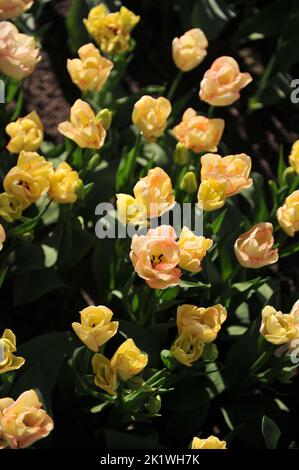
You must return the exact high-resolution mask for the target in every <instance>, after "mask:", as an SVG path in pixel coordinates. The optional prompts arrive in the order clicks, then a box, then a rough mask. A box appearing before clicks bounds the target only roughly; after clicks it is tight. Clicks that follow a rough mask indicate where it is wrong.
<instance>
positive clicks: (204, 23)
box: [188, 0, 236, 41]
mask: <svg viewBox="0 0 299 470" xmlns="http://www.w3.org/2000/svg"><path fill="white" fill-rule="evenodd" d="M235 16H236V14H235V12H234V11H233V9H232V8H231V7H230V6H229V5H228V4H227V2H226V1H224V0H201V1H200V2H196V4H195V6H194V8H193V10H192V13H191V15H190V16H189V18H188V20H189V22H190V18H191V21H192V26H193V28H201V29H202V30H203V31H204V33H205V34H206V36H207V37H208V39H209V41H213V40H214V39H216V38H217V37H218V36H219V35H220V33H221V32H222V31H223V29H224V28H225V26H226V25H227V24H228V23H229V22H230V21H231V20H232V19H233V18H234V17H235Z"/></svg>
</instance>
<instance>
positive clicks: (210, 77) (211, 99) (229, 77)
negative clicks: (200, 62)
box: [199, 56, 252, 106]
mask: <svg viewBox="0 0 299 470" xmlns="http://www.w3.org/2000/svg"><path fill="white" fill-rule="evenodd" d="M251 81H252V77H251V75H250V74H249V73H241V72H240V69H239V65H238V63H237V62H236V61H235V59H233V58H232V57H227V56H223V57H219V58H218V59H216V60H215V61H214V62H213V64H212V66H211V68H210V69H209V70H207V72H206V73H205V74H204V77H203V79H202V81H201V84H200V93H199V97H200V99H201V100H202V101H206V102H207V103H209V104H210V105H212V106H228V105H230V104H232V103H234V102H235V101H236V100H238V99H239V98H240V90H241V89H242V88H244V87H245V86H246V85H248V84H249V83H250V82H251Z"/></svg>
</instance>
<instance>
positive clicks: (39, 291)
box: [14, 269, 65, 306]
mask: <svg viewBox="0 0 299 470" xmlns="http://www.w3.org/2000/svg"><path fill="white" fill-rule="evenodd" d="M62 288H65V284H64V283H63V282H62V280H61V279H60V277H59V275H58V274H57V273H56V272H55V271H54V270H53V269H43V270H35V271H26V272H24V273H20V274H19V275H17V276H16V279H15V282H14V305H15V306H18V305H23V304H27V303H30V302H33V301H34V300H36V299H38V298H40V297H42V296H43V295H45V294H48V293H49V292H52V291H54V290H56V289H62Z"/></svg>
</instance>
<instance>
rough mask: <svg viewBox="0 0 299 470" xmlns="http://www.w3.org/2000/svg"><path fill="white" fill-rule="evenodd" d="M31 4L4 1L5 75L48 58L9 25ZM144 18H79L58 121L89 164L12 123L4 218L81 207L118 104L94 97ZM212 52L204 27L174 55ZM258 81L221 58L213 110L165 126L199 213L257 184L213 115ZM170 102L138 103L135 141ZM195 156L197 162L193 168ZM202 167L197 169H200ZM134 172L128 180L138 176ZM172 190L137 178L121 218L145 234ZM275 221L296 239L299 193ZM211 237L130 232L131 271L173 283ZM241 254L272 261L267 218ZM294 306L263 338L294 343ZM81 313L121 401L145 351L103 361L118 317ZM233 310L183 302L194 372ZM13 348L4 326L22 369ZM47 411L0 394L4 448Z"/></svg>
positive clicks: (108, 383)
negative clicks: (44, 149)
mask: <svg viewBox="0 0 299 470" xmlns="http://www.w3.org/2000/svg"><path fill="white" fill-rule="evenodd" d="M32 4H33V2H32V1H30V0H29V1H28V0H15V1H13V2H12V1H10V0H0V19H1V20H2V21H1V22H0V71H1V72H2V73H3V74H5V75H6V76H7V77H11V78H14V79H17V80H20V79H23V78H24V77H26V76H28V75H30V74H31V73H33V71H34V68H35V66H36V65H37V64H38V62H39V61H40V60H41V55H40V51H39V48H38V46H37V44H36V41H35V39H34V38H33V37H31V36H28V35H26V34H23V33H20V32H19V31H18V29H17V27H16V26H15V25H14V24H13V23H12V22H10V21H7V20H10V19H11V18H15V17H16V16H18V15H21V14H22V13H24V12H25V11H27V10H28V9H30V7H31V6H32ZM139 20H140V18H139V17H138V16H137V15H135V14H134V13H133V12H131V11H129V10H128V9H127V8H125V7H123V6H122V7H121V8H120V11H118V12H115V13H110V12H109V11H108V9H107V7H106V6H105V5H104V4H100V5H98V6H96V7H94V8H92V9H91V10H90V12H89V15H88V18H86V19H85V20H84V24H85V26H86V28H87V31H88V33H89V34H90V36H91V37H92V39H93V40H94V41H95V44H96V45H95V44H94V43H93V42H90V43H88V44H85V45H83V46H82V47H80V49H79V50H78V58H73V59H69V60H68V62H67V70H68V72H69V75H70V78H71V80H72V81H73V83H74V84H75V85H76V86H77V87H78V88H79V89H80V90H81V92H82V95H83V96H82V97H83V99H82V100H81V99H79V100H77V101H76V102H75V103H74V104H73V106H72V107H71V111H70V119H69V121H67V122H62V123H60V124H59V125H58V131H59V132H60V133H61V134H62V135H63V136H64V137H66V138H67V139H70V140H71V141H73V142H74V143H75V144H76V146H77V147H79V148H80V149H83V150H82V152H83V158H84V159H85V160H86V162H85V164H84V168H83V170H78V171H77V170H75V169H73V168H72V166H71V165H70V164H69V163H68V162H67V161H63V162H61V163H60V164H59V165H58V166H57V168H54V167H53V164H52V163H51V162H50V161H47V160H46V159H45V158H44V157H43V156H41V155H40V154H39V153H37V151H38V150H39V149H40V147H41V145H42V143H43V139H44V130H43V124H42V122H41V119H40V117H39V116H38V115H37V113H36V112H35V111H32V112H30V113H29V114H28V115H26V116H24V117H19V118H18V119H17V120H16V121H15V122H11V123H9V124H8V125H7V127H6V134H7V136H8V138H9V140H8V143H7V150H8V152H10V153H11V154H17V155H18V159H17V163H16V165H15V166H13V168H11V169H10V170H9V171H8V173H7V174H6V175H5V177H4V180H3V188H4V191H3V192H2V193H1V194H0V217H1V218H2V219H3V220H4V221H5V222H6V223H8V224H11V223H14V222H15V221H18V220H22V214H23V212H24V211H25V210H26V209H28V208H29V206H30V205H32V204H34V203H37V202H38V201H40V200H41V198H45V197H47V198H48V201H49V203H57V204H74V203H75V202H76V201H77V199H80V198H84V175H85V174H86V168H88V162H89V161H90V158H91V157H92V156H93V154H92V151H95V152H96V151H99V150H100V149H102V147H103V146H104V144H105V142H106V139H107V135H108V133H109V129H110V126H111V125H112V121H113V110H110V109H107V108H103V109H99V110H98V109H97V110H93V108H92V106H91V105H90V104H89V98H90V97H91V96H98V94H99V93H100V92H102V91H103V90H105V86H106V85H107V84H109V77H110V74H111V73H112V71H113V68H114V58H115V57H117V56H119V55H121V54H126V53H127V52H128V51H130V50H132V48H133V47H134V46H133V45H132V38H131V32H132V30H133V28H134V27H135V26H136V25H137V23H138V22H139ZM207 48H208V41H207V38H206V36H205V34H204V32H203V31H201V30H200V29H198V28H196V29H192V30H190V31H188V32H186V33H185V34H184V35H183V36H181V37H177V38H175V39H174V40H173V44H172V52H173V60H174V63H175V65H176V66H177V68H178V69H179V74H180V76H181V75H182V74H183V73H187V72H188V71H190V70H192V69H194V68H195V67H197V66H198V65H199V64H201V63H202V62H203V60H204V59H205V57H206V55H207ZM251 81H252V78H251V76H250V74H249V73H242V72H240V69H239V65H238V63H237V62H236V61H235V60H234V59H233V58H232V57H227V56H224V57H219V58H218V59H216V60H215V61H214V62H213V64H212V65H211V67H210V68H209V70H207V71H206V72H205V74H204V76H203V78H202V81H201V83H200V90H199V98H200V100H202V101H204V102H206V103H208V104H209V105H210V106H211V108H210V113H209V116H208V117H207V116H203V115H199V114H198V113H197V112H196V110H194V109H193V108H188V109H186V110H185V112H184V113H183V116H182V120H181V122H179V123H178V124H176V125H175V126H174V128H173V129H172V130H171V131H170V134H171V135H172V136H173V137H174V138H175V139H176V141H177V143H176V148H175V152H174V162H175V164H176V165H177V166H179V167H182V168H183V167H184V168H185V169H186V171H185V172H183V176H182V178H181V180H180V181H179V188H180V190H181V191H183V193H184V194H187V195H188V196H190V198H189V199H188V198H187V199H186V200H187V201H192V199H193V195H194V194H195V193H196V192H197V200H196V204H197V205H198V207H199V208H200V209H201V210H202V211H204V212H211V211H216V210H218V209H220V208H222V207H223V206H224V205H225V203H226V201H227V199H228V198H231V197H233V196H235V195H237V194H239V193H240V192H242V191H244V190H246V189H248V188H250V187H251V186H252V185H253V184H254V183H253V179H252V178H251V175H250V173H251V167H252V160H251V158H250V157H249V156H248V155H246V154H245V153H239V154H235V155H227V156H220V155H218V154H217V153H215V152H217V151H218V146H219V143H220V141H221V139H222V135H223V132H224V128H225V123H224V120H223V119H219V118H213V117H211V116H212V114H213V112H214V111H215V108H216V109H217V107H221V106H229V105H231V104H232V103H234V102H235V101H236V100H238V99H239V97H240V91H241V90H242V89H243V88H244V87H246V86H247V85H248V84H249V83H250V82H251ZM169 98H171V97H170V96H168V98H165V97H162V96H159V97H157V98H156V97H153V96H149V95H145V96H142V97H141V98H140V99H139V100H137V101H136V102H135V104H134V108H133V110H132V123H133V124H134V126H135V129H136V130H137V144H138V145H139V146H140V142H143V143H154V142H156V141H157V140H158V139H159V138H161V137H162V136H163V135H164V134H165V133H166V132H167V127H168V118H169V117H170V115H171V112H172V105H171V100H170V99H169ZM142 139H143V140H142ZM138 145H137V146H136V148H137V149H138ZM12 158H13V157H12ZM196 158H197V160H196ZM191 159H193V162H195V164H194V165H191V164H190V161H191ZM289 163H290V171H291V172H294V173H297V174H299V141H297V142H295V143H294V145H293V148H292V151H291V154H290V157H289ZM199 164H200V167H199V166H198V165H199ZM195 168H198V174H196V170H195ZM199 168H200V170H199ZM90 169H92V167H91V166H90V167H89V170H90ZM130 176H131V178H133V173H132V174H131V175H130ZM199 176H200V184H199V185H198V182H197V181H198V177H199ZM174 183H176V182H174ZM175 194H176V193H175V191H174V188H173V185H172V179H171V178H170V176H169V175H168V174H167V173H166V172H165V171H164V170H163V169H162V168H160V167H158V166H156V167H153V168H149V169H148V170H147V173H146V174H145V175H143V176H142V177H141V178H139V179H138V181H136V184H135V186H134V188H133V195H130V194H126V193H124V192H122V193H118V194H117V195H116V199H117V203H116V206H117V213H118V217H119V219H120V220H121V221H122V222H123V223H124V224H132V225H135V226H136V225H137V226H139V227H140V228H143V229H147V228H148V227H149V224H150V220H151V218H152V217H161V216H163V214H165V213H167V212H168V211H170V210H171V209H172V208H173V207H174V205H175V203H176V197H175ZM153 208H154V209H153ZM277 220H278V222H279V225H280V226H281V228H282V230H284V232H285V233H286V234H287V235H288V236H290V237H294V236H295V233H296V232H297V231H299V190H295V191H294V192H292V193H291V194H290V195H289V196H288V197H287V198H286V200H285V203H284V204H283V205H282V206H281V207H280V208H279V209H278V211H277ZM8 236H9V232H8ZM6 238H7V235H6V230H5V228H4V227H3V226H2V225H1V224H0V249H3V248H5V241H6ZM103 243H105V241H103ZM213 243H214V242H213V240H212V239H210V238H206V237H204V236H197V235H196V234H195V233H193V232H192V231H191V230H190V229H189V228H187V227H184V228H183V229H182V231H181V233H180V236H179V237H178V236H177V234H176V232H175V230H174V229H173V228H172V227H171V226H169V225H161V226H159V227H157V228H155V229H152V228H151V229H149V230H148V231H147V232H146V234H141V235H138V234H136V235H134V237H133V239H132V243H131V251H130V259H131V262H132V266H133V268H134V270H135V272H136V273H137V275H138V276H139V277H140V278H141V279H143V280H144V281H145V283H146V285H147V286H148V288H149V289H157V290H164V289H167V288H169V287H174V286H178V285H179V284H180V282H181V276H182V275H183V272H185V273H191V274H192V275H196V274H198V273H200V272H201V271H202V262H203V260H204V258H205V257H206V256H207V254H208V252H209V250H210V249H212V248H213ZM234 250H235V255H236V261H238V262H239V264H240V265H241V266H242V267H244V268H248V269H259V268H262V267H265V266H268V265H271V264H274V263H276V262H277V261H278V259H279V250H278V248H277V245H275V240H274V235H273V226H272V224H271V223H270V222H268V221H264V222H260V223H258V224H256V225H254V226H253V227H252V228H251V229H250V230H248V231H246V232H245V233H240V234H239V236H238V237H237V239H236V240H235V243H234ZM298 302H299V301H298ZM298 302H296V304H295V305H294V307H293V309H292V311H291V312H290V313H282V312H280V311H277V310H276V309H275V308H274V307H272V306H269V305H268V306H266V307H265V308H264V309H263V311H262V314H261V327H260V333H261V335H262V336H263V337H264V338H265V339H266V340H267V341H268V342H270V343H272V344H275V345H282V344H287V345H288V347H289V348H291V347H292V346H291V342H292V340H294V339H298V338H299V303H298ZM80 315H81V322H80V323H77V322H74V323H73V324H72V327H73V330H74V332H75V333H76V335H77V336H78V337H79V339H80V340H81V341H82V342H83V344H84V345H85V346H86V348H87V350H89V351H91V352H92V353H93V354H92V357H91V366H92V370H93V374H94V383H95V385H96V386H97V387H98V388H99V389H101V390H102V391H104V392H105V393H106V394H108V395H109V396H110V397H113V398H117V396H118V393H121V391H122V389H123V386H124V385H126V386H127V387H129V388H130V386H131V384H132V380H133V379H134V378H136V376H139V375H140V374H142V372H143V370H144V369H145V367H146V366H147V363H148V356H147V354H146V353H145V352H142V351H141V350H140V349H139V348H138V347H137V346H136V345H135V343H134V340H133V339H132V338H128V339H126V341H124V342H123V343H122V344H121V345H120V347H119V348H118V349H117V350H116V351H115V353H114V354H113V356H112V358H111V359H108V358H107V357H106V356H105V355H104V348H105V344H106V343H107V342H108V341H109V340H110V339H111V338H112V337H113V336H114V335H116V334H117V331H118V327H119V322H118V321H111V320H112V316H113V312H112V311H111V310H110V309H109V308H108V307H106V306H89V307H87V308H85V309H84V310H82V311H81V312H80ZM227 315H228V313H227V310H226V308H225V307H224V306H223V305H221V304H216V305H211V306H209V307H201V306H197V305H190V304H182V305H179V306H178V308H177V332H178V335H177V337H176V339H174V342H173V344H172V346H171V348H170V351H171V354H172V356H173V358H174V359H175V360H176V361H177V362H178V363H180V364H181V365H183V366H186V367H192V366H193V365H194V363H196V362H197V361H199V360H200V358H201V357H202V355H203V354H204V350H205V348H206V346H207V344H209V343H212V342H214V341H215V340H216V339H217V334H218V333H219V331H220V329H221V327H222V324H223V323H224V322H225V320H226V318H227ZM15 351H16V338H15V335H14V334H13V332H12V331H11V330H9V329H6V330H5V331H4V333H3V336H2V338H1V339H0V374H1V375H2V374H6V373H9V372H11V371H13V370H17V369H19V368H20V367H21V366H22V365H23V364H24V359H23V358H21V357H17V356H15V355H14V352H15ZM0 377H1V376H0ZM41 407H42V404H41V403H40V400H39V398H38V396H37V393H36V392H35V391H34V390H29V391H25V392H24V393H23V394H22V395H20V397H19V398H18V399H17V400H16V401H14V400H13V399H11V398H1V399H0V448H5V447H11V448H25V447H28V446H30V445H31V444H33V443H34V442H35V441H36V440H38V439H40V438H42V437H45V436H47V435H48V434H49V433H50V432H51V430H52V429H53V420H52V418H51V417H50V416H49V415H48V414H47V413H46V411H44V410H43V409H41ZM58 425H59V424H58ZM191 447H192V448H193V449H225V448H226V442H225V441H220V440H219V439H218V438H217V437H215V436H210V437H208V438H207V439H201V438H199V437H194V439H193V441H192V444H191Z"/></svg>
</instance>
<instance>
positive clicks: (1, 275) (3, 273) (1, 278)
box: [0, 267, 8, 288]
mask: <svg viewBox="0 0 299 470" xmlns="http://www.w3.org/2000/svg"><path fill="white" fill-rule="evenodd" d="M7 270H8V267H6V268H3V269H1V271H0V288H1V287H2V286H3V283H4V281H5V277H6V274H7Z"/></svg>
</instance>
